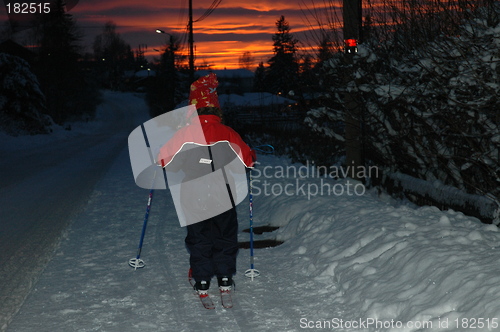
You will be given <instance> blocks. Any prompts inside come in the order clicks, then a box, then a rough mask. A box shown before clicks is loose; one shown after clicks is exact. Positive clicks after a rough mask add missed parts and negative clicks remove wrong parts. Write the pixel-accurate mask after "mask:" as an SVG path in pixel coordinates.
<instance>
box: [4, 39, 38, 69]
mask: <svg viewBox="0 0 500 332" xmlns="http://www.w3.org/2000/svg"><path fill="white" fill-rule="evenodd" d="M0 53H7V54H10V55H15V56H17V57H20V58H21V59H24V60H26V61H27V62H28V63H30V64H32V63H33V61H35V58H36V54H35V52H33V51H30V50H29V49H27V48H26V47H24V46H22V45H19V44H18V43H16V42H15V41H13V40H12V39H7V40H6V41H3V42H2V43H0Z"/></svg>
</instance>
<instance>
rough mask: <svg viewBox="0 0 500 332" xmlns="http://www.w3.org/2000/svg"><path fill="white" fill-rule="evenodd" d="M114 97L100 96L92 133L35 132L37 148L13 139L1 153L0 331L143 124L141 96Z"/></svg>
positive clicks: (107, 93) (144, 112) (145, 112)
mask: <svg viewBox="0 0 500 332" xmlns="http://www.w3.org/2000/svg"><path fill="white" fill-rule="evenodd" d="M119 96H120V95H115V94H113V93H109V92H106V93H105V94H104V98H105V100H104V103H103V104H102V105H101V107H103V108H105V109H106V111H105V112H104V113H103V114H101V116H104V117H106V122H103V121H100V122H99V125H98V126H95V127H94V128H93V130H91V131H90V132H80V133H71V132H68V133H67V134H66V135H64V136H60V135H54V136H55V137H54V138H52V139H48V138H46V137H40V140H41V141H39V142H35V143H33V145H34V146H30V145H24V146H15V144H14V146H8V147H3V149H2V150H1V151H0V152H1V155H2V162H1V164H0V211H1V212H0V216H1V223H0V251H1V253H2V264H1V265H0V303H1V306H0V308H1V309H0V328H1V327H2V326H3V325H5V323H6V322H8V320H10V318H11V317H12V315H13V314H14V312H13V311H15V310H16V308H18V307H19V306H20V304H21V303H22V301H23V300H24V298H25V297H26V295H27V291H29V289H30V288H31V285H32V284H33V283H34V282H35V281H36V280H37V278H38V276H39V274H40V273H41V271H42V270H43V268H44V266H45V265H46V263H47V262H48V261H49V259H50V257H51V255H52V254H53V251H54V248H55V247H56V246H57V244H58V243H59V241H60V238H61V235H62V234H63V232H64V231H65V229H66V227H67V225H68V223H69V221H70V220H71V218H72V217H73V216H74V215H76V214H77V213H78V212H79V211H80V210H81V209H82V208H83V207H84V206H85V205H86V203H87V201H88V199H89V196H90V194H91V193H92V191H93V189H94V186H95V184H96V182H97V181H98V180H99V179H100V178H101V177H102V175H103V174H104V173H105V172H106V171H107V169H108V168H109V166H110V164H111V163H112V161H113V160H114V159H115V158H116V156H117V154H118V153H119V152H120V151H122V150H123V149H124V148H125V147H126V144H127V143H126V139H127V137H128V134H129V133H130V131H131V130H132V129H133V128H134V127H135V126H137V125H138V124H140V123H141V121H140V120H139V121H138V119H135V118H136V117H137V116H136V114H141V113H142V114H144V115H143V116H142V119H144V118H145V117H146V116H147V109H146V108H145V105H144V103H143V102H142V100H140V99H136V101H137V102H136V103H135V104H134V103H132V104H127V105H123V102H122V101H121V100H120V97H119ZM138 108H139V109H138ZM100 120H103V119H100ZM44 139H45V140H46V141H42V140H44ZM14 142H15V141H14Z"/></svg>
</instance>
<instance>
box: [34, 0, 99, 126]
mask: <svg viewBox="0 0 500 332" xmlns="http://www.w3.org/2000/svg"><path fill="white" fill-rule="evenodd" d="M37 26H38V29H37V31H36V38H37V39H38V44H39V60H38V62H37V63H36V65H35V67H36V73H37V75H38V77H39V80H40V83H41V86H42V90H43V92H44V94H45V96H46V98H47V112H48V114H49V115H50V116H51V117H52V119H53V120H54V122H55V123H57V124H62V123H64V122H65V121H67V120H71V119H79V118H82V117H90V116H93V114H94V112H95V108H96V105H97V102H98V99H99V98H98V96H99V94H98V91H97V90H96V88H95V86H94V85H93V84H91V82H89V80H88V77H85V75H84V74H83V71H82V70H81V68H80V65H79V63H78V59H79V57H80V55H79V46H78V41H79V39H80V34H79V33H78V30H77V27H76V23H75V22H74V21H73V18H72V15H70V14H67V13H66V8H65V3H64V2H63V1H62V0H56V1H55V2H53V3H52V4H51V9H50V13H48V14H43V15H41V16H40V17H39V24H38V25H37Z"/></svg>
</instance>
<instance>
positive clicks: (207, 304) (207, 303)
mask: <svg viewBox="0 0 500 332" xmlns="http://www.w3.org/2000/svg"><path fill="white" fill-rule="evenodd" d="M197 295H198V297H199V298H200V301H201V304H203V307H204V308H205V309H215V304H214V301H212V299H211V298H210V295H208V293H200V294H197Z"/></svg>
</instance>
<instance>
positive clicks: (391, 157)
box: [306, 7, 500, 198]
mask: <svg viewBox="0 0 500 332" xmlns="http://www.w3.org/2000/svg"><path fill="white" fill-rule="evenodd" d="M497 11H498V7H497ZM477 14H478V15H477V17H476V19H474V20H471V21H469V22H468V23H466V24H463V25H462V26H460V27H459V28H458V29H457V30H456V33H455V34H453V35H450V34H446V35H445V34H443V35H441V36H437V37H436V38H434V39H433V40H432V41H429V42H428V43H427V44H421V45H418V46H417V47H415V48H408V49H407V50H401V49H398V50H397V52H395V50H394V48H393V47H394V45H393V44H392V41H391V40H386V41H384V42H380V43H375V42H371V43H365V44H363V45H362V46H360V48H359V52H358V53H357V55H356V56H355V63H354V67H353V68H352V69H353V71H354V74H353V76H352V77H351V79H350V80H349V81H348V82H347V83H346V80H345V78H344V76H343V75H345V74H343V73H345V68H346V66H347V65H346V64H345V63H344V61H343V54H338V55H336V56H335V57H334V58H332V59H331V60H330V61H329V62H327V63H326V64H325V70H327V74H326V77H325V78H324V80H325V82H328V83H329V84H330V85H329V87H330V90H329V91H328V92H327V94H326V96H325V99H326V100H327V103H324V106H322V107H318V108H315V109H313V110H311V111H310V112H309V113H308V117H307V118H306V122H307V123H308V124H309V126H310V127H311V128H312V129H313V130H314V131H316V132H321V133H323V134H324V135H326V136H329V137H331V138H332V139H334V140H336V141H338V142H339V143H343V142H344V140H345V138H344V136H343V133H342V132H338V131H335V130H334V128H335V127H334V126H333V124H335V123H338V122H340V121H343V120H344V116H345V114H344V113H345V112H344V109H345V107H344V104H343V101H344V94H345V93H351V94H353V95H354V96H355V98H356V100H357V101H358V103H359V105H361V106H362V108H363V112H362V113H363V115H362V118H361V119H359V120H360V122H361V123H362V128H363V142H364V154H365V158H366V159H368V160H370V161H372V162H375V163H376V164H377V165H379V166H381V167H383V168H385V169H386V170H388V171H392V172H395V171H397V172H402V173H405V174H409V175H411V176H414V177H417V178H420V179H424V180H431V181H436V180H439V181H441V182H442V183H445V184H447V185H452V186H454V187H457V188H459V189H462V190H464V191H467V192H469V193H475V194H482V195H484V194H491V195H493V196H494V197H497V198H498V197H500V161H499V159H500V113H499V111H498V110H499V109H500V100H499V99H498V95H500V76H499V74H500V66H499V65H500V51H499V45H500V25H491V21H489V22H488V20H487V19H486V17H485V16H486V14H484V15H482V13H481V12H480V11H478V12H477ZM489 14H490V15H491V13H489ZM489 23H490V24H489Z"/></svg>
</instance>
